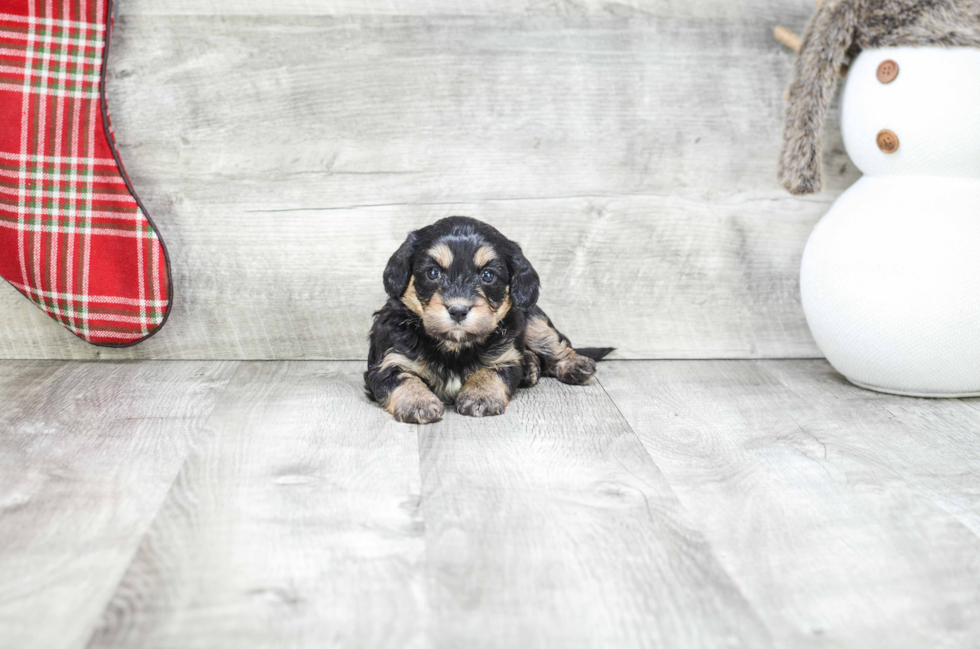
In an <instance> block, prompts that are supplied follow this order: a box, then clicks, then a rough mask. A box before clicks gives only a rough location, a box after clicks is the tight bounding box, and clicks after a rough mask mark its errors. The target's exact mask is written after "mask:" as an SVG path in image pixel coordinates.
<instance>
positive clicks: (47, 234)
mask: <svg viewBox="0 0 980 649" xmlns="http://www.w3.org/2000/svg"><path fill="white" fill-rule="evenodd" d="M111 15H112V1H111V0H0V275H2V276H3V278H4V279H6V280H7V281H8V282H10V283H11V284H12V285H13V286H14V288H16V289H17V290H18V291H20V292H21V293H23V294H24V295H25V296H27V298H29V299H30V300H31V301H33V302H34V303H35V304H37V306H39V307H40V308H41V309H43V310H44V311H45V312H47V313H48V315H50V316H51V317H52V318H54V319H55V320H57V321H58V322H60V323H61V324H62V325H64V326H65V327H66V328H68V329H69V330H70V331H72V332H73V333H75V335H77V336H78V337H80V338H82V339H83V340H87V341H88V342H90V343H93V344H96V345H106V346H126V345H132V344H135V343H137V342H140V341H141V340H144V339H145V338H147V337H149V336H151V335H153V334H154V333H155V332H156V331H157V330H158V329H159V328H160V327H161V326H163V323H164V322H165V321H166V319H167V315H168V314H169V311H170V305H171V302H172V299H171V298H172V296H171V286H170V270H169V263H168V260H167V251H166V249H165V248H164V245H163V240H162V239H161V238H160V235H159V233H158V232H157V229H156V227H155V226H154V225H153V222H152V221H150V219H149V217H148V216H147V214H146V210H145V209H143V206H142V204H141V203H140V202H139V199H138V198H136V194H135V193H134V192H133V187H132V185H131V184H130V182H129V178H128V176H126V172H125V171H124V169H123V167H122V163H121V162H120V161H119V154H118V152H117V151H116V147H115V143H114V141H113V138H112V132H111V128H110V126H109V115H108V111H107V109H106V102H105V63H106V59H107V54H108V51H109V33H110V29H111V27H112V22H111Z"/></svg>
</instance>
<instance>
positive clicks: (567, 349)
mask: <svg viewBox="0 0 980 649" xmlns="http://www.w3.org/2000/svg"><path fill="white" fill-rule="evenodd" d="M384 285H385V290H386V291H387V293H388V297H389V300H388V302H387V303H386V304H385V305H384V307H382V309H381V310H380V311H378V312H377V313H375V314H374V326H373V327H372V329H371V335H370V341H371V348H370V352H369V353H368V370H367V372H365V374H364V382H365V384H366V387H367V393H368V396H369V397H370V398H371V399H372V400H374V401H376V402H377V403H379V404H380V405H381V406H382V407H383V408H384V409H385V410H386V411H388V412H389V413H391V414H392V415H394V417H395V419H397V420H398V421H402V422H407V423H414V424H428V423H431V422H434V421H438V420H439V419H441V418H442V415H443V411H444V405H443V404H444V403H446V404H451V403H453V402H455V404H456V411H457V412H459V413H460V414H463V415H468V416H471V417H486V416H491V415H499V414H501V413H503V412H504V410H505V409H506V408H507V404H508V403H509V402H510V399H511V397H513V396H514V393H515V392H516V391H517V388H518V386H522V385H523V386H526V387H531V386H534V385H535V384H537V382H538V378H539V376H541V375H544V376H552V377H555V378H557V379H558V380H559V381H563V382H565V383H571V384H574V385H581V384H583V383H586V382H588V380H589V379H590V378H592V375H593V374H595V371H596V361H597V360H599V359H601V358H602V357H603V356H605V355H606V354H608V353H609V352H610V351H612V350H611V349H593V350H585V349H582V350H579V351H576V350H575V349H573V348H572V344H571V342H570V341H569V340H568V338H566V337H565V336H564V335H562V333H561V332H559V331H558V330H557V329H555V326H554V325H553V324H551V320H549V319H548V316H546V315H545V314H544V312H543V311H542V310H541V309H539V308H538V307H537V306H536V305H537V301H538V290H539V287H540V282H539V281H538V274H537V273H536V272H535V271H534V268H533V267H532V266H531V264H530V263H528V261H527V259H525V258H524V254H523V253H522V252H521V247H520V246H519V245H517V244H516V243H514V242H513V241H510V240H508V239H507V238H506V237H504V236H503V235H502V234H500V232H498V231H497V230H496V229H494V228H492V227H491V226H489V225H487V224H486V223H483V222H481V221H477V220H475V219H470V218H465V217H459V216H454V217H449V218H446V219H442V220H441V221H438V222H436V223H434V224H432V225H430V226H427V227H424V228H422V229H421V230H416V231H415V232H412V233H411V234H409V235H408V238H407V239H406V240H405V243H403V244H402V245H401V247H400V248H399V249H398V250H397V251H396V252H395V254H394V255H392V257H391V259H390V260H389V262H388V267H387V268H386V269H385V272H384Z"/></svg>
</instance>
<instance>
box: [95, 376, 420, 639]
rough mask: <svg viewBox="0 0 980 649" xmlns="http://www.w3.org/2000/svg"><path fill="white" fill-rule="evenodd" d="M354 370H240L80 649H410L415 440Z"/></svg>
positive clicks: (416, 531)
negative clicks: (371, 397) (372, 398)
mask: <svg viewBox="0 0 980 649" xmlns="http://www.w3.org/2000/svg"><path fill="white" fill-rule="evenodd" d="M362 370H363V367H362V364H360V363H354V364H352V363H347V364H331V365H326V364H316V363H314V364H295V363H264V364H263V363H257V364H246V365H244V366H243V368H242V371H241V372H240V374H239V375H238V376H237V377H236V379H235V381H234V382H233V383H232V384H231V385H230V386H229V388H228V391H227V393H226V394H225V396H224V397H223V398H222V400H221V402H220V403H219V404H218V406H217V407H216V409H215V412H214V415H213V416H212V418H211V419H210V420H209V423H208V426H207V430H206V431H205V434H206V437H205V439H204V440H203V441H202V444H201V446H200V448H199V449H198V450H196V451H195V452H194V453H193V454H192V455H191V456H190V457H189V459H188V461H187V464H186V465H185V466H184V468H183V470H182V471H181V473H180V476H179V477H178V479H177V481H176V483H175V485H174V488H173V490H172V491H171V492H170V494H169V496H168V497H167V500H166V502H165V503H164V505H163V507H162V508H161V511H160V514H159V515H158V517H157V519H156V520H155V522H154V524H153V526H152V528H151V529H150V531H149V532H148V534H147V536H146V538H145V540H144V542H143V543H142V545H141V546H140V548H139V551H138V552H137V554H136V557H135V559H134V561H133V563H132V565H131V566H130V568H129V570H128V571H127V573H126V576H125V578H124V579H123V580H122V583H121V585H120V586H119V589H118V591H117V592H116V594H115V597H114V598H113V600H112V602H111V604H110V605H109V607H108V608H107V610H106V614H105V616H104V619H103V624H102V626H101V628H100V629H99V630H98V632H97V633H96V634H95V635H94V636H93V638H92V641H91V642H90V643H89V647H93V648H94V647H156V648H162V647H178V648H181V649H191V648H194V647H207V648H218V647H235V648H236V649H240V648H241V647H421V646H424V644H423V642H422V635H421V633H422V629H423V627H424V625H425V623H426V618H425V612H426V608H425V593H424V589H423V580H422V563H423V561H424V547H423V525H422V522H421V519H420V514H419V509H418V508H419V470H418V454H417V445H416V439H415V434H414V431H413V430H412V429H411V428H409V427H405V426H403V425H401V424H397V423H395V422H394V421H393V420H392V419H391V417H389V416H388V415H387V414H386V413H384V412H383V411H382V410H381V409H380V408H377V407H375V406H374V405H373V404H370V403H368V402H367V399H366V398H365V397H364V396H363V388H362V384H361V377H360V372H361V371H362Z"/></svg>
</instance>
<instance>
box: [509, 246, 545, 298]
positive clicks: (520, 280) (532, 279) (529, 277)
mask: <svg viewBox="0 0 980 649" xmlns="http://www.w3.org/2000/svg"><path fill="white" fill-rule="evenodd" d="M514 249H515V251H514V253H513V254H512V255H511V256H510V273H511V275H510V297H511V300H513V301H514V306H516V307H517V308H518V309H521V310H523V311H526V310H527V309H531V308H533V307H534V305H535V304H537V303H538V290H539V289H540V288H541V281H540V280H539V279H538V273H537V271H535V270H534V267H533V266H532V265H531V262H529V261H528V260H527V258H526V257H525V256H524V253H523V252H521V247H520V246H518V245H517V244H514Z"/></svg>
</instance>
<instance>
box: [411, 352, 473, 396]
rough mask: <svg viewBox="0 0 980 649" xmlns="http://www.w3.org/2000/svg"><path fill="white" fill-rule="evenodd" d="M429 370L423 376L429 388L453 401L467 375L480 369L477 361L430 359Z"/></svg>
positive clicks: (437, 394)
mask: <svg viewBox="0 0 980 649" xmlns="http://www.w3.org/2000/svg"><path fill="white" fill-rule="evenodd" d="M426 365H427V369H428V372H426V376H424V377H423V379H424V380H425V382H426V383H427V384H428V385H429V389H430V390H432V392H434V393H435V395H436V396H437V397H439V398H440V399H442V400H443V401H447V402H452V401H453V400H455V399H456V395H457V394H458V393H459V391H460V390H461V389H462V387H463V384H464V383H466V379H467V377H468V376H469V375H470V374H472V373H473V372H475V371H476V370H477V369H479V367H480V365H479V363H476V362H458V363H452V362H449V363H446V362H440V361H430V362H429V363H427V364H426Z"/></svg>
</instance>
